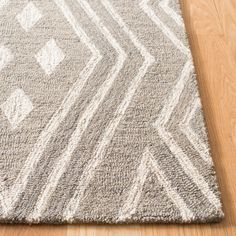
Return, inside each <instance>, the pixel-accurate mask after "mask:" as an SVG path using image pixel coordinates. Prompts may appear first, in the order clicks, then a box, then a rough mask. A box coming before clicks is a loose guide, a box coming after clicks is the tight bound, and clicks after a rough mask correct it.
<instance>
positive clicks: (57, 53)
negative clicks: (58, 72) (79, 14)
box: [35, 39, 65, 75]
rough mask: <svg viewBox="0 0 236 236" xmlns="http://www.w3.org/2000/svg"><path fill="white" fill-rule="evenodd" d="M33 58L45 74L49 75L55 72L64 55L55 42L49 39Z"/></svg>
mask: <svg viewBox="0 0 236 236" xmlns="http://www.w3.org/2000/svg"><path fill="white" fill-rule="evenodd" d="M35 57H36V59H37V61H38V63H39V64H40V65H41V67H42V68H43V70H44V71H45V73H46V74H47V75H50V74H51V73H52V72H53V71H54V70H55V68H56V66H57V65H58V64H59V63H60V62H61V61H62V60H63V59H64V57H65V55H64V53H63V51H62V50H61V49H60V48H59V47H58V46H57V44H56V42H55V40H54V39H50V40H49V41H48V42H47V43H46V45H45V46H44V47H43V48H42V49H41V50H40V51H39V52H38V53H37V54H36V56H35Z"/></svg>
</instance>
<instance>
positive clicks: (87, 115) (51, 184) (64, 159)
mask: <svg viewBox="0 0 236 236" xmlns="http://www.w3.org/2000/svg"><path fill="white" fill-rule="evenodd" d="M78 2H79V4H80V5H81V7H82V8H83V10H84V11H85V12H86V14H87V15H88V16H89V17H90V19H91V20H92V22H93V23H94V24H95V25H96V26H97V27H98V29H99V30H100V31H101V32H102V34H103V35H104V36H105V37H106V38H107V40H108V41H109V42H110V44H111V45H112V46H113V48H114V49H115V50H116V52H117V54H118V59H117V63H116V64H115V66H114V67H113V68H112V70H111V71H110V73H109V75H108V77H107V79H106V81H105V82H104V83H103V84H102V86H101V87H100V88H99V90H98V92H97V93H96V95H95V96H94V97H93V99H92V101H91V102H90V104H89V105H88V106H87V108H86V110H85V111H84V113H83V114H82V116H81V118H80V119H79V121H78V124H77V127H76V129H75V131H74V132H73V133H72V135H71V138H70V140H69V144H68V146H67V148H66V150H65V151H64V152H63V154H62V155H61V156H60V158H59V160H57V162H56V163H55V166H54V168H53V171H52V172H51V174H50V176H49V180H48V181H47V184H46V187H45V189H44V191H43V192H42V194H40V196H39V201H38V202H37V204H36V207H35V209H34V212H33V213H32V214H31V216H30V218H31V219H34V220H37V219H39V217H40V215H41V213H42V212H43V211H44V209H45V208H46V203H47V202H48V200H49V199H50V197H51V194H52V193H53V192H54V191H55V189H56V187H57V184H58V181H59V179H60V177H61V176H62V174H63V173H64V172H65V171H66V167H67V166H68V164H69V162H70V160H71V158H72V154H73V152H74V150H75V148H76V147H77V146H78V143H79V141H80V139H81V137H82V135H83V133H84V131H85V130H86V128H87V127H88V125H89V123H90V121H91V119H92V117H93V115H94V114H95V112H96V110H97V109H98V107H99V105H100V104H101V103H102V101H103V100H104V98H105V96H106V95H107V93H108V91H109V90H110V88H111V87H112V85H113V83H114V81H115V79H116V77H117V75H118V73H119V72H120V70H121V69H122V67H123V65H124V62H125V59H126V54H125V52H124V50H123V49H122V48H121V47H120V45H119V44H118V42H117V41H116V39H115V38H114V37H113V36H112V35H111V33H110V32H109V31H108V29H107V28H106V27H105V26H104V25H103V23H102V22H101V20H100V18H99V17H98V16H97V15H96V13H95V11H94V10H93V9H92V8H91V7H90V5H89V4H88V3H87V2H86V1H84V0H78Z"/></svg>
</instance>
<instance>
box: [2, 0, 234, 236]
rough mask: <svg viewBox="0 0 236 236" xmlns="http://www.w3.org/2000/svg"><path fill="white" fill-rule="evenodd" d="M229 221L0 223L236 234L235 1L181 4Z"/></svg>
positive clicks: (91, 234) (69, 235)
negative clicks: (197, 222)
mask: <svg viewBox="0 0 236 236" xmlns="http://www.w3.org/2000/svg"><path fill="white" fill-rule="evenodd" d="M182 8H183V11H184V18H185V22H186V26H187V31H188V33H189V37H190V42H191V48H192V52H193V56H194V60H195V64H196V68H197V72H198V79H199V87H200V93H201V97H202V101H203V107H204V111H205V116H206V121H207V126H208V130H209V136H210V142H211V147H212V152H213V159H214V163H215V166H216V170H217V175H218V179H219V183H220V189H221V192H222V199H223V204H224V211H225V215H226V218H225V220H224V221H223V222H222V223H219V224H211V225H210V224H208V225H125V226H115V225H114V226H106V225H98V226H96V225H76V226H69V225H68V226H67V225H64V226H31V227H30V226H24V225H13V226H8V225H0V235H1V236H8V235H9V236H34V235H35V236H36V235H37V236H49V235H50V236H52V235H53V236H54V235H56V236H111V235H112V236H116V235H122V236H126V235H127V236H134V235H135V236H154V235H157V236H169V235H174V236H183V235H184V236H185V235H186V236H201V235H203V236H205V235H207V236H211V235H212V236H218V235H220V236H224V235H229V236H234V235H236V0H182Z"/></svg>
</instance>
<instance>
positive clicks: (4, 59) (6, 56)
mask: <svg viewBox="0 0 236 236" xmlns="http://www.w3.org/2000/svg"><path fill="white" fill-rule="evenodd" d="M12 60H13V55H12V53H11V51H10V50H9V49H8V48H6V47H5V46H0V71H1V70H2V69H3V68H4V67H5V66H7V65H8V64H9V63H10V62H11V61H12Z"/></svg>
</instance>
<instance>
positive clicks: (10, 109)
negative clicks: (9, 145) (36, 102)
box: [1, 89, 33, 129]
mask: <svg viewBox="0 0 236 236" xmlns="http://www.w3.org/2000/svg"><path fill="white" fill-rule="evenodd" d="M1 109H2V111H3V112H4V114H5V115H6V117H7V119H8V120H9V122H10V124H11V126H12V128H13V129H15V128H16V127H17V126H18V125H19V124H20V122H22V121H23V120H24V119H25V117H26V116H27V115H28V114H29V113H30V112H31V111H32V109H33V105H32V103H31V101H30V99H29V98H28V96H27V95H26V94H25V93H24V91H23V90H22V89H16V90H15V91H14V92H13V93H12V94H11V95H10V97H9V98H8V99H7V100H6V101H5V102H4V103H3V104H2V105H1Z"/></svg>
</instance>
